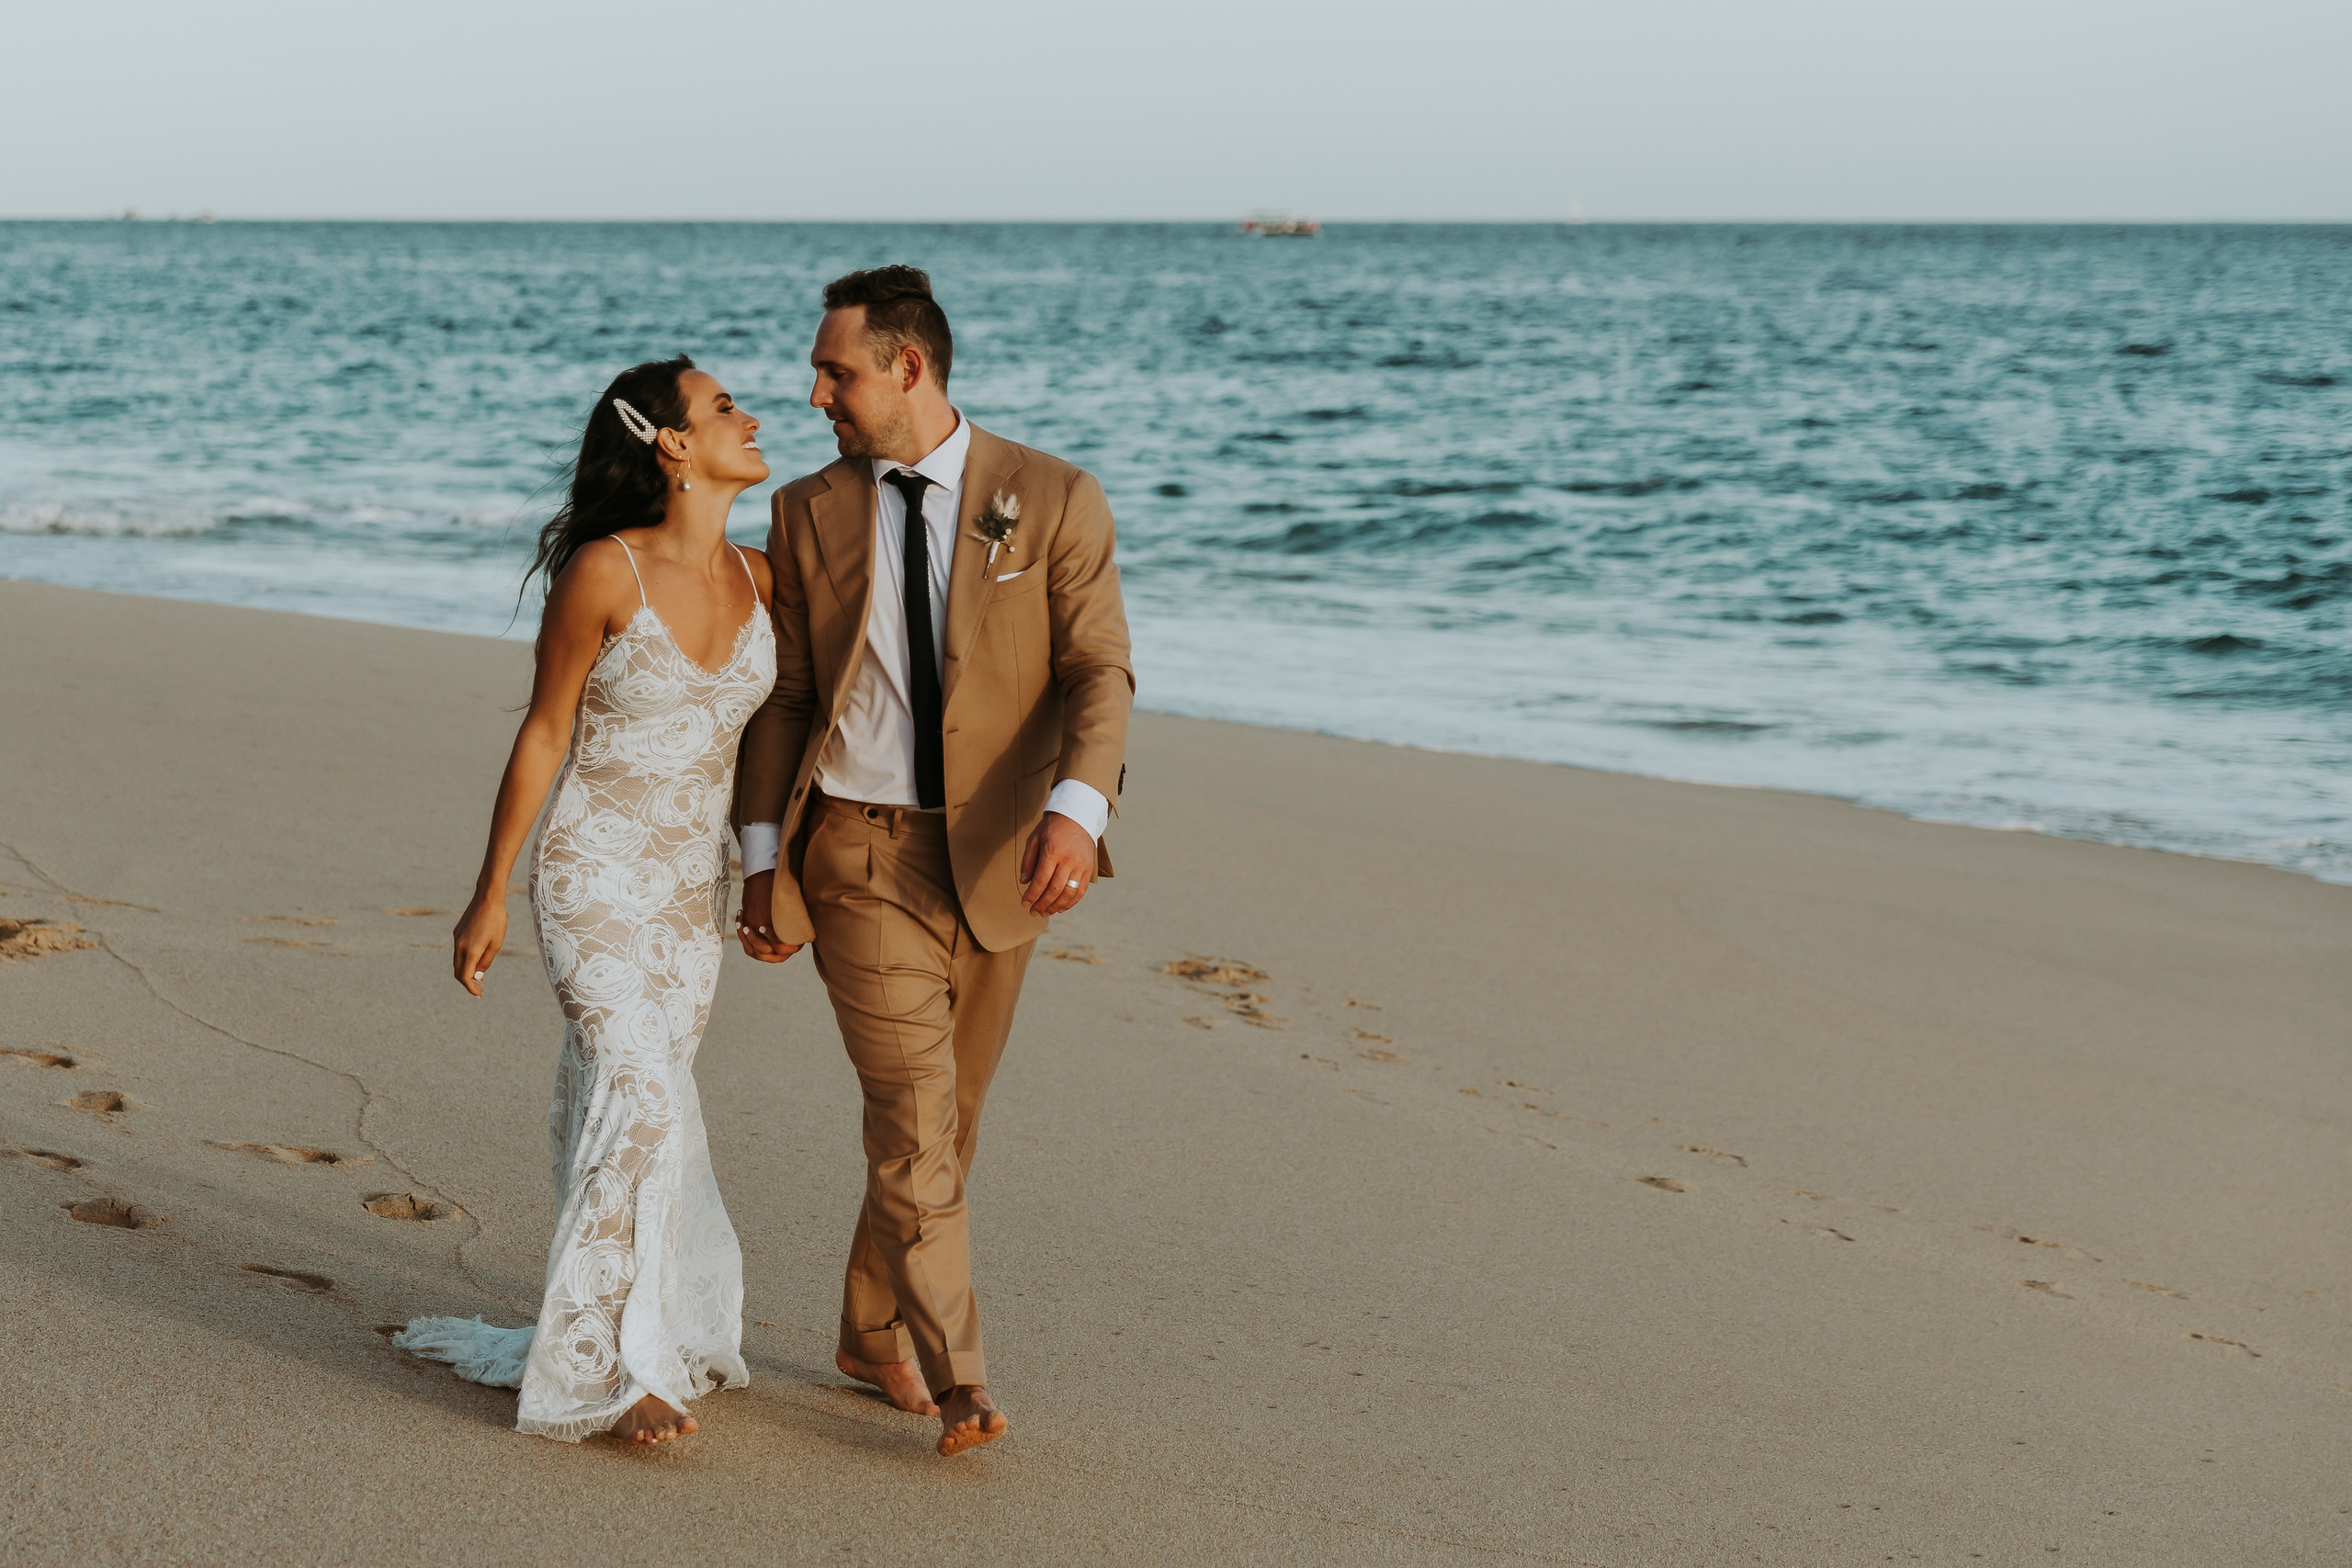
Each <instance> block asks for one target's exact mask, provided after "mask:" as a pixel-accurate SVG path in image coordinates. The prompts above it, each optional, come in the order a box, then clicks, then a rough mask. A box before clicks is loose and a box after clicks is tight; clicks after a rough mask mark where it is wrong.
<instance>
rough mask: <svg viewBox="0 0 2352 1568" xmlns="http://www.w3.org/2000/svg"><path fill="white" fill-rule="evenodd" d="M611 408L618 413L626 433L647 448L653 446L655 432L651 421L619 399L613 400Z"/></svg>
mask: <svg viewBox="0 0 2352 1568" xmlns="http://www.w3.org/2000/svg"><path fill="white" fill-rule="evenodd" d="M613 407H615V408H616V409H618V410H619V411H620V415H621V423H622V424H624V425H625V426H627V427H628V433H629V434H631V435H634V436H636V437H637V438H638V439H639V441H642V442H644V443H645V444H646V445H647V446H652V445H653V437H654V435H655V434H656V430H655V426H654V423H653V422H652V421H651V420H650V419H648V418H646V417H645V416H644V415H643V414H641V413H639V412H637V411H636V410H635V409H633V408H631V407H629V406H628V403H626V402H624V401H623V400H620V399H619V398H615V399H614V400H613Z"/></svg>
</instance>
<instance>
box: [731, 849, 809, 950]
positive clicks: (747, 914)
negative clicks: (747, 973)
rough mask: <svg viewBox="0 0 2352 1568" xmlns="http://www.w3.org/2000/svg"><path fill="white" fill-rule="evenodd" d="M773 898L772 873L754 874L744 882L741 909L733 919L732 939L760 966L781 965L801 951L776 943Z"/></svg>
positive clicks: (790, 944) (791, 945)
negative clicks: (733, 934)
mask: <svg viewBox="0 0 2352 1568" xmlns="http://www.w3.org/2000/svg"><path fill="white" fill-rule="evenodd" d="M735 935H736V936H737V937H738V938H739V939H741V942H742V943H743V951H744V952H745V953H749V954H751V955H752V957H753V958H756V959H758V960H759V961H760V962H761V963H763V964H781V963H783V962H784V961H785V960H786V959H787V958H790V957H791V956H792V955H793V954H794V953H797V952H799V951H800V944H799V943H798V942H779V941H778V940H776V934H775V872H773V871H755V872H753V873H752V874H751V875H749V876H747V877H745V878H744V879H743V908H741V910H739V911H738V912H737V913H736V916H735Z"/></svg>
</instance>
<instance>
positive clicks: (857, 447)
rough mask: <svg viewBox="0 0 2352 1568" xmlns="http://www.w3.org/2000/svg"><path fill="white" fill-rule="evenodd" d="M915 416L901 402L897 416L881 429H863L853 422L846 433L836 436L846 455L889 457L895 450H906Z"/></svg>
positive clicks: (911, 434) (843, 455)
mask: <svg viewBox="0 0 2352 1568" xmlns="http://www.w3.org/2000/svg"><path fill="white" fill-rule="evenodd" d="M914 423H915V422H914V418H913V416H912V415H911V414H910V413H909V412H907V410H906V407H905V405H903V404H901V405H900V406H899V409H898V411H897V414H896V417H894V418H893V419H892V420H891V421H890V423H888V425H886V426H884V427H883V428H882V429H880V430H876V431H866V430H861V429H859V428H858V427H857V426H856V425H854V424H853V425H852V426H851V427H850V429H849V433H848V434H845V435H841V436H837V437H835V438H834V445H835V446H839V447H840V448H841V454H842V457H888V456H889V455H890V454H891V453H893V452H899V451H904V450H905V449H906V447H907V446H908V444H909V441H910V439H911V437H912V436H913V434H914Z"/></svg>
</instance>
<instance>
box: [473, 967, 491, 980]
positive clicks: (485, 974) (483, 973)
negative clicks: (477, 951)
mask: <svg viewBox="0 0 2352 1568" xmlns="http://www.w3.org/2000/svg"><path fill="white" fill-rule="evenodd" d="M474 978H475V979H477V980H487V979H489V978H490V971H489V970H487V969H477V970H475V971H474Z"/></svg>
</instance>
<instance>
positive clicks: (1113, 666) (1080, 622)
mask: <svg viewBox="0 0 2352 1568" xmlns="http://www.w3.org/2000/svg"><path fill="white" fill-rule="evenodd" d="M1116 543H1117V538H1116V529H1115V528H1114V525H1113V524H1112V521H1111V503H1110V502H1109V501H1108V500H1107V499H1106V498H1105V497H1104V496H1103V486H1102V484H1101V482H1100V481H1098V480H1097V479H1095V477H1094V476H1093V475H1092V474H1089V473H1084V472H1080V474H1079V475H1078V476H1077V478H1076V479H1074V480H1072V481H1071V484H1070V491H1069V502H1068V504H1067V506H1066V507H1065V509H1064V511H1063V513H1062V523H1061V526H1060V528H1058V529H1057V530H1056V531H1055V535H1054V544H1053V554H1052V558H1051V559H1050V560H1049V561H1048V562H1047V563H1046V571H1047V577H1046V592H1048V593H1049V594H1050V595H1051V597H1050V598H1049V600H1048V601H1047V611H1048V614H1049V615H1051V616H1052V619H1053V637H1054V647H1053V659H1054V679H1055V681H1056V682H1057V683H1058V684H1059V685H1060V686H1061V691H1062V757H1061V766H1060V767H1059V768H1058V769H1057V770H1056V774H1055V776H1056V780H1057V782H1059V781H1060V780H1062V779H1076V780H1078V781H1079V782H1080V783H1081V784H1087V785H1089V786H1090V787H1091V788H1092V789H1094V790H1095V791H1096V792H1097V793H1098V794H1100V795H1102V796H1103V798H1104V799H1105V800H1108V801H1111V802H1113V803H1114V807H1113V808H1114V809H1116V805H1115V803H1116V801H1117V799H1118V794H1119V773H1120V768H1121V766H1122V765H1123V764H1124V763H1125V761H1126V754H1127V716H1128V714H1129V713H1130V712H1131V711H1132V710H1133V709H1134V707H1135V700H1136V675H1135V667H1134V664H1133V661H1132V655H1131V653H1130V651H1129V649H1128V646H1127V608H1126V603H1125V600H1124V599H1123V598H1121V596H1120V593H1119V568H1118V563H1117V562H1116V561H1114V559H1113V558H1112V555H1113V549H1114V546H1115V545H1116Z"/></svg>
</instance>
